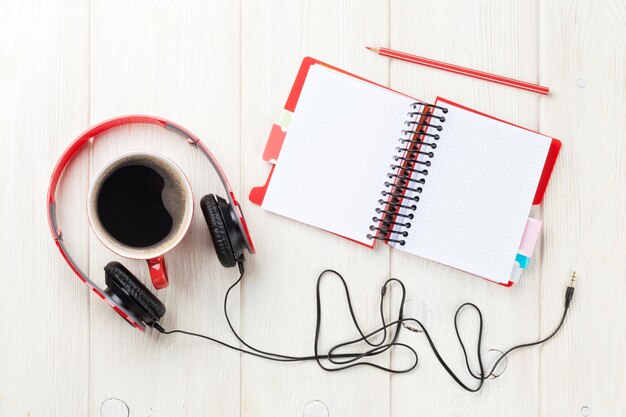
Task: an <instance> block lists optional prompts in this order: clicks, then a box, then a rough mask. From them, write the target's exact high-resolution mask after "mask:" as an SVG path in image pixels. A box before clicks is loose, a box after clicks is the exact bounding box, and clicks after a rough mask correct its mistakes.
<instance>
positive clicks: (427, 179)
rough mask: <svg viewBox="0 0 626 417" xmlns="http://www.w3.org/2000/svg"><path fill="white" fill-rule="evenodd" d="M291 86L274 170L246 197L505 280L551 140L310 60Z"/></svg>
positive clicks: (540, 185)
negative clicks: (421, 99)
mask: <svg viewBox="0 0 626 417" xmlns="http://www.w3.org/2000/svg"><path fill="white" fill-rule="evenodd" d="M294 90H295V93H294ZM294 90H292V94H291V95H290V99H289V100H288V102H287V105H286V109H287V108H289V109H290V111H287V112H284V113H283V116H282V120H281V122H280V123H279V124H278V125H277V126H278V127H277V126H275V127H274V129H273V130H276V129H278V130H280V132H275V131H273V136H275V137H276V136H278V137H279V138H280V139H279V140H270V142H268V147H267V148H266V154H265V155H264V157H265V159H267V160H270V161H271V162H273V163H275V167H274V168H273V170H272V173H271V174H270V178H269V179H268V182H267V184H266V185H265V186H264V187H260V188H256V189H253V190H252V192H251V195H250V199H251V200H252V201H253V202H256V203H258V204H261V205H262V207H263V208H264V209H266V210H268V211H271V212H274V213H277V214H280V215H283V216H286V217H289V218H292V219H295V220H298V221H301V222H304V223H307V224H310V225H313V226H316V227H319V228H321V229H324V230H327V231H330V232H332V233H335V234H338V235H341V236H344V237H346V238H348V239H351V240H353V241H356V242H359V243H361V244H364V245H367V246H373V245H374V243H375V242H376V241H378V240H380V241H385V242H387V243H389V244H390V245H391V246H393V247H394V248H396V249H399V250H402V251H405V252H408V253H411V254H414V255H418V256H422V257H424V258H428V259H431V260H434V261H437V262H441V263H443V264H446V265H449V266H451V267H454V268H458V269H461V270H464V271H467V272H469V273H471V274H474V275H478V276H481V277H484V278H486V279H489V280H491V281H495V282H499V283H503V284H509V283H510V281H511V274H512V272H514V271H515V268H516V267H519V262H517V263H516V258H517V257H518V253H519V251H520V243H521V242H522V238H523V236H524V233H525V230H526V225H527V222H528V221H529V219H528V215H529V211H530V207H531V205H532V204H533V201H534V200H535V202H540V200H541V195H542V194H543V190H544V189H545V183H546V182H547V179H548V178H549V175H550V172H551V170H552V167H553V165H554V160H555V159H556V155H557V154H558V149H559V147H560V143H559V142H558V141H556V140H554V139H552V138H549V137H547V136H544V135H541V134H538V133H535V132H532V131H530V130H526V129H523V128H520V127H517V126H514V125H512V124H509V123H506V122H503V121H500V120H497V119H494V118H491V117H489V116H486V115H483V114H481V113H478V112H476V111H473V110H470V109H467V108H465V107H463V106H461V105H458V104H455V103H452V102H450V101H448V100H445V99H443V98H437V99H436V101H435V102H434V104H426V103H423V102H421V101H418V100H416V99H414V98H411V97H408V96H406V95H403V94H400V93H398V92H395V91H392V90H390V89H387V88H385V87H382V86H379V85H376V84H374V83H372V82H369V81H367V80H364V79H361V78H359V77H356V76H354V75H351V74H348V73H346V72H343V71H341V70H339V69H337V68H333V67H331V66H328V65H326V64H322V63H320V62H319V61H315V60H312V59H310V58H308V59H305V61H304V62H303V65H302V68H301V70H300V73H299V74H298V79H297V80H296V85H294ZM286 127H288V129H286ZM283 130H286V133H285V132H283ZM281 133H282V135H281ZM270 139H271V138H270ZM535 238H536V235H535ZM530 255H531V254H527V256H528V257H529V256H530Z"/></svg>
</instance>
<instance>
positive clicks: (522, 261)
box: [515, 253, 530, 269]
mask: <svg viewBox="0 0 626 417" xmlns="http://www.w3.org/2000/svg"><path fill="white" fill-rule="evenodd" d="M515 262H516V263H517V264H518V265H519V267H520V268H522V269H527V268H528V264H529V263H530V256H524V255H522V254H521V253H518V254H517V256H516V257H515Z"/></svg>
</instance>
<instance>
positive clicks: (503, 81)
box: [366, 46, 550, 95]
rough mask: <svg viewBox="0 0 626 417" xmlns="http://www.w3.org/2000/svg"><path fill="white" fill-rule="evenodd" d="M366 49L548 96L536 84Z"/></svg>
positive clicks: (369, 47) (383, 50)
mask: <svg viewBox="0 0 626 417" xmlns="http://www.w3.org/2000/svg"><path fill="white" fill-rule="evenodd" d="M366 48H367V49H369V50H370V51H373V52H375V53H377V54H378V55H382V56H386V57H389V58H395V59H400V60H402V61H407V62H413V63H414V64H419V65H424V66H426V67H431V68H438V69H440V70H444V71H449V72H454V73H456V74H462V75H467V76H468V77H474V78H479V79H481V80H487V81H492V82H494V83H498V84H503V85H508V86H511V87H516V88H520V89H522V90H527V91H532V92H535V93H539V94H544V95H548V93H550V89H549V88H548V87H544V86H541V85H537V84H532V83H527V82H525V81H519V80H514V79H512V78H507V77H503V76H501V75H495V74H490V73H488V72H483V71H478V70H474V69H471V68H465V67H461V66H458V65H454V64H447V63H445V62H441V61H435V60H434V59H429V58H424V57H421V56H417V55H411V54H407V53H404V52H398V51H394V50H393V49H388V48H373V47H371V46H366Z"/></svg>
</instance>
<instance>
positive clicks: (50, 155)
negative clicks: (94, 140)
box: [0, 1, 89, 416]
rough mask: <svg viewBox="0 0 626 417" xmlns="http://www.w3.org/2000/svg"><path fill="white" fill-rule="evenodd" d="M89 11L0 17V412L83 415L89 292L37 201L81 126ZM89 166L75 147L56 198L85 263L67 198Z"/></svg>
mask: <svg viewBox="0 0 626 417" xmlns="http://www.w3.org/2000/svg"><path fill="white" fill-rule="evenodd" d="M88 10H89V9H88V5H87V4H85V3H83V2H69V3H68V2H56V1H55V2H19V1H15V2H8V3H7V2H4V3H3V5H2V13H0V54H1V55H2V63H1V64H0V97H2V100H0V138H1V139H0V142H1V143H2V152H1V153H0V166H2V175H1V176H0V178H1V179H0V193H1V194H2V204H0V207H1V208H0V229H1V230H2V240H1V241H0V251H1V252H2V254H3V255H2V267H1V270H2V279H0V297H1V303H2V312H3V313H2V314H1V315H0V340H2V342H0V358H2V370H1V371H0V415H2V416H27V415H29V416H30V415H32V416H36V415H39V416H43V415H46V416H60V415H63V416H85V415H86V414H87V399H88V395H89V349H88V332H89V304H88V303H89V298H88V297H89V292H88V290H87V288H86V287H85V286H83V284H82V283H80V282H79V280H78V279H77V278H76V277H75V276H74V274H73V273H72V272H71V270H70V269H69V267H68V266H67V265H66V264H65V262H64V261H63V260H62V258H61V256H60V255H59V253H58V251H57V249H56V246H55V245H54V243H53V241H52V238H51V236H50V232H49V230H48V222H47V206H46V204H44V201H45V200H44V199H45V192H46V190H47V187H48V180H49V178H50V174H51V173H52V168H53V166H54V163H55V162H56V158H57V157H58V156H59V155H60V154H61V152H62V151H63V149H64V148H65V147H66V146H67V145H68V144H69V142H70V140H71V139H72V137H73V136H74V135H76V134H77V133H78V130H79V129H80V128H79V129H77V127H80V126H84V125H85V124H86V123H87V118H88V109H89V105H88V100H89V95H88V80H89V78H88V75H89V72H88V71H89V60H88V59H87V56H88V55H87V54H88V47H89V44H88V41H87V39H88V30H89V27H88ZM87 166H88V155H87V153H82V154H81V155H79V156H78V157H77V158H76V160H75V161H74V162H73V163H72V164H71V165H70V167H69V168H68V170H67V171H66V173H65V176H64V178H63V180H62V183H61V189H60V192H59V193H58V194H57V202H58V208H59V224H60V225H61V226H62V227H63V233H64V237H65V243H66V245H67V246H68V248H69V250H70V251H71V253H72V255H73V257H74V259H75V260H76V261H77V262H79V263H81V264H82V265H83V266H86V262H87V260H88V253H87V245H86V244H85V242H86V241H87V235H88V226H87V223H86V222H81V221H76V219H80V218H81V216H82V213H84V206H83V205H82V204H79V202H78V201H76V200H75V199H74V198H73V196H74V195H77V194H79V195H80V194H83V193H84V192H85V191H86V187H87V176H86V175H85V172H86V169H87ZM68 329H71V331H70V330H68ZM60 381H62V382H63V383H65V384H67V385H65V386H66V387H67V386H70V385H69V384H70V382H71V387H72V388H71V389H60V388H59V387H60V385H59V382H60Z"/></svg>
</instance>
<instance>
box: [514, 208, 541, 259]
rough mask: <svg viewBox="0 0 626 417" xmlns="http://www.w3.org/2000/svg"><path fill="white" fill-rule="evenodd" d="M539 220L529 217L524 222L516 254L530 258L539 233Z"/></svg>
mask: <svg viewBox="0 0 626 417" xmlns="http://www.w3.org/2000/svg"><path fill="white" fill-rule="evenodd" d="M541 224H542V221H541V220H537V219H531V218H530V217H529V218H528V220H527V221H526V228H525V229H524V234H523V235H522V242H521V243H520V246H519V251H518V253H519V254H521V255H523V256H525V257H526V258H530V257H531V256H532V254H533V251H534V250H535V244H536V243H537V239H538V238H539V232H540V231H541Z"/></svg>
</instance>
